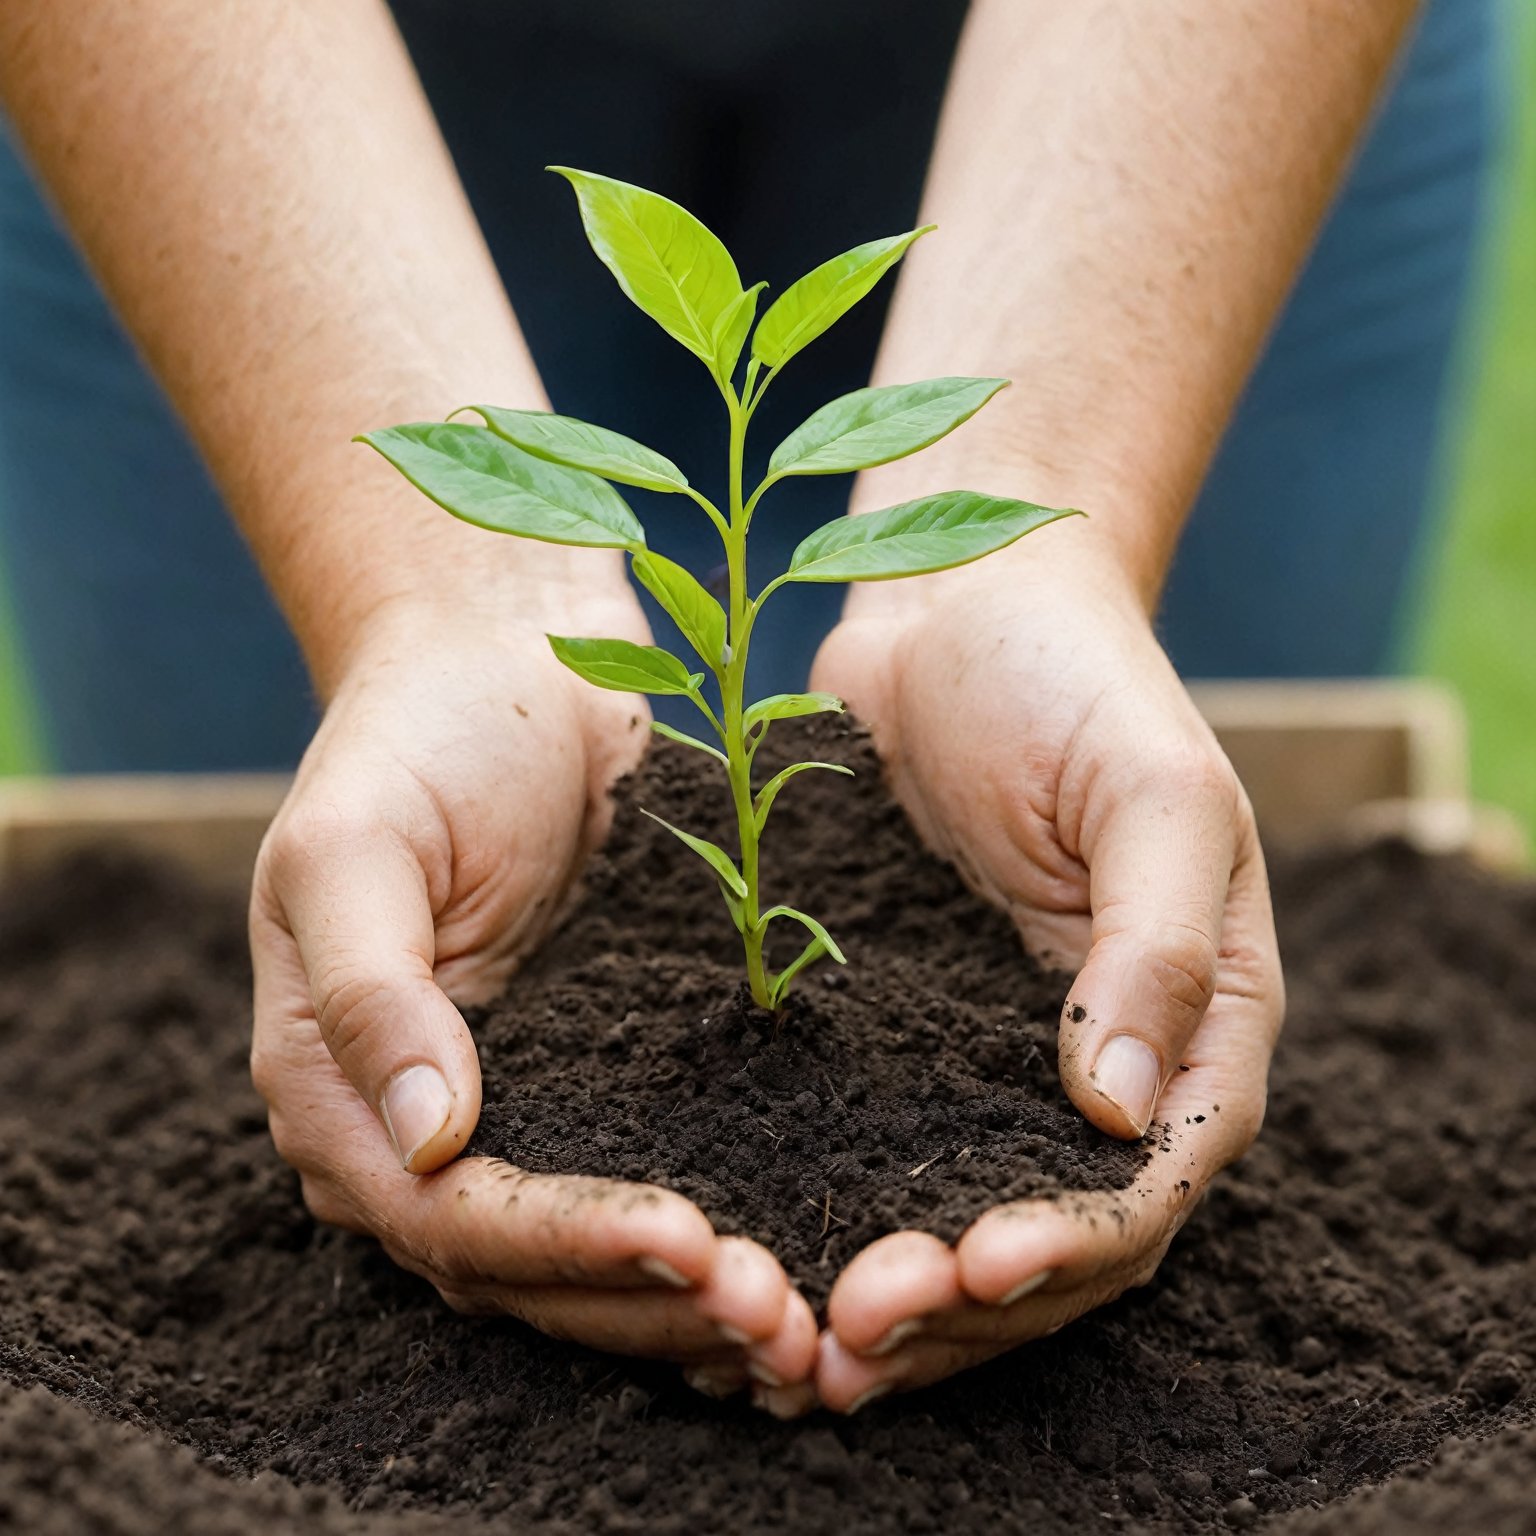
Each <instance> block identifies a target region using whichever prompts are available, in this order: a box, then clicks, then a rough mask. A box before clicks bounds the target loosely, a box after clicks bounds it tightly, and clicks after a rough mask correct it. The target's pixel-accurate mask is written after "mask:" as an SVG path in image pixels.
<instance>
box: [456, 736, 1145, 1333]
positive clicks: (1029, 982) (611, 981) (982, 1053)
mask: <svg viewBox="0 0 1536 1536" xmlns="http://www.w3.org/2000/svg"><path fill="white" fill-rule="evenodd" d="M806 759H812V760H817V761H832V762H838V763H843V764H845V765H847V766H849V767H851V768H852V769H853V770H854V774H855V777H854V779H853V780H852V781H850V780H849V779H848V778H847V777H845V776H843V775H839V774H832V773H806V774H802V775H800V776H799V777H798V778H797V779H796V780H795V781H794V782H793V783H792V784H791V785H790V786H789V787H788V788H787V789H786V790H785V791H784V792H783V794H781V795H780V797H779V798H778V800H777V801H776V802H775V808H774V819H773V822H772V825H771V827H770V829H769V831H770V834H771V836H770V838H769V840H768V844H767V847H766V849H765V851H764V871H763V880H764V885H763V889H764V891H765V893H769V896H768V899H769V900H770V901H777V900H778V899H779V895H778V893H780V892H782V893H783V895H784V899H786V900H789V901H790V902H792V903H793V904H795V905H798V906H803V907H805V908H806V909H808V910H809V911H811V912H812V913H814V914H816V915H818V916H821V917H823V918H825V919H826V920H827V921H828V922H831V923H833V926H835V928H836V929H837V934H836V935H834V937H838V936H841V937H840V939H839V942H840V943H842V944H843V947H844V949H845V952H846V954H847V956H848V969H847V970H846V971H843V970H840V969H839V968H838V967H837V966H835V965H834V964H832V963H831V962H830V961H827V960H823V961H821V962H820V963H819V964H818V965H817V966H816V967H815V968H813V969H811V970H809V971H803V972H801V974H800V976H799V978H797V981H796V985H795V989H794V991H793V993H792V994H791V998H790V1006H789V1007H788V1008H787V1009H786V1010H785V1011H784V1013H783V1014H782V1015H781V1016H780V1017H779V1018H777V1019H776V1018H774V1017H773V1016H772V1015H770V1014H768V1013H765V1012H763V1011H762V1010H761V1009H759V1008H757V1007H755V1006H754V1005H753V1003H752V1000H751V996H750V994H749V992H748V991H747V988H746V986H745V985H744V984H743V982H742V981H741V975H742V958H741V945H740V940H739V939H738V938H737V937H736V933H735V930H734V929H732V928H731V926H730V923H729V920H728V919H727V917H726V915H725V909H724V906H723V904H722V903H721V900H720V895H719V892H718V890H717V889H716V886H715V881H714V878H713V877H712V876H711V875H710V873H709V871H708V870H707V869H706V868H705V867H704V865H703V864H702V863H697V864H696V863H695V861H694V859H693V857H692V856H691V855H690V854H688V853H686V852H684V851H683V850H681V849H679V848H678V846H677V845H676V843H675V842H674V841H673V839H672V836H671V834H670V833H668V832H667V831H665V830H664V829H663V828H661V827H659V826H657V824H656V823H655V822H654V821H652V820H650V819H649V818H647V817H645V816H640V815H637V814H635V813H634V811H633V809H631V807H632V806H634V805H643V806H644V807H645V808H646V809H647V810H649V811H653V812H654V813H655V814H656V815H659V816H661V817H663V818H665V819H666V820H667V821H670V822H672V823H673V824H674V825H677V826H683V827H686V828H687V829H688V830H689V831H690V832H695V833H698V834H700V835H702V836H705V837H708V838H710V839H711V840H712V841H715V842H718V843H720V844H722V845H724V846H727V847H730V846H734V842H735V839H734V836H733V835H732V825H731V811H730V800H729V797H728V795H727V794H726V793H725V790H724V787H723V784H722V782H721V773H720V770H719V768H718V766H717V765H716V764H715V763H713V762H712V761H710V760H709V759H707V758H704V757H702V756H701V755H700V754H698V753H695V752H689V751H688V750H687V749H686V748H683V747H679V746H673V745H670V744H669V745H668V746H666V747H664V748H662V749H661V750H659V751H657V752H655V753H652V754H651V755H650V757H649V758H648V759H647V762H646V764H645V766H644V768H643V769H642V771H641V773H640V774H639V775H637V777H636V779H635V780H634V781H633V782H631V783H627V784H626V785H625V786H624V789H623V791H622V796H623V803H622V805H621V808H620V810H619V812H618V814H617V816H616V819H615V825H614V830H613V833H612V835H611V836H610V838H609V842H608V846H607V848H606V849H605V850H604V855H603V857H602V859H601V860H600V861H599V863H598V865H597V868H596V869H595V870H594V871H593V874H592V877H591V879H590V880H589V882H588V897H589V899H588V900H587V902H586V903H585V905H584V906H583V907H582V908H581V909H580V910H579V911H578V912H577V914H576V915H575V917H574V918H573V920H572V921H571V922H569V923H568V924H567V925H566V926H565V928H564V929H563V930H562V932H561V935H560V939H559V942H558V944H557V945H555V946H553V947H552V948H551V949H550V950H548V951H547V952H546V953H545V954H544V955H542V956H541V957H539V958H538V959H537V960H535V962H534V963H533V964H532V965H531V966H530V967H529V968H528V969H527V970H526V971H525V972H524V974H523V976H522V977H521V978H520V980H519V983H518V985H517V986H516V988H515V989H514V990H513V992H512V993H510V994H509V995H508V997H507V998H506V1000H505V1001H504V1002H503V1003H501V1004H500V1005H498V1006H497V1007H495V1008H491V1009H485V1010H480V1011H478V1012H477V1013H474V1014H472V1015H471V1024H472V1026H473V1028H474V1031H475V1037H476V1039H477V1041H479V1042H480V1049H481V1056H482V1058H483V1060H484V1062H485V1064H486V1076H485V1100H486V1104H487V1108H486V1109H485V1110H484V1111H483V1112H482V1114H481V1119H480V1127H479V1130H478V1131H477V1133H476V1136H475V1139H474V1140H473V1141H472V1142H471V1144H470V1148H469V1150H470V1151H471V1152H479V1153H488V1154H490V1155H492V1156H496V1157H505V1158H508V1159H509V1160H513V1161H516V1162H518V1163H519V1164H520V1165H521V1166H522V1167H524V1168H527V1169H529V1170H530V1171H533V1172H536V1173H576V1172H581V1173H596V1174H604V1175H607V1176H609V1177H613V1178H626V1179H642V1180H648V1181H651V1182H655V1183H660V1184H667V1185H669V1186H671V1187H672V1188H675V1189H678V1190H680V1191H681V1192H682V1193H684V1194H686V1195H687V1196H688V1197H689V1198H690V1199H692V1200H694V1201H696V1202H697V1203H698V1204H699V1205H700V1206H701V1207H702V1209H703V1210H704V1211H706V1212H707V1213H708V1215H709V1216H710V1217H711V1219H712V1220H713V1221H714V1222H715V1224H716V1227H717V1228H718V1229H719V1230H722V1231H727V1232H738V1233H744V1234H747V1235H749V1236H751V1237H754V1238H756V1239H757V1240H758V1241H759V1242H761V1243H763V1244H764V1245H765V1246H767V1247H768V1248H769V1249H770V1250H771V1251H772V1252H773V1253H775V1254H776V1255H777V1256H778V1257H779V1258H780V1260H781V1261H782V1262H783V1264H784V1266H785V1268H786V1269H787V1270H788V1271H789V1273H790V1275H791V1276H792V1278H793V1279H794V1280H795V1281H796V1282H797V1283H798V1285H799V1286H800V1289H801V1290H802V1291H803V1292H804V1294H805V1295H806V1297H807V1298H808V1299H809V1300H810V1301H811V1303H812V1305H813V1306H815V1307H817V1308H818V1309H819V1308H821V1307H822V1305H823V1304H824V1303H825V1301H826V1297H827V1292H828V1291H829V1290H830V1289H831V1284H832V1281H833V1280H835V1279H836V1278H837V1275H838V1273H839V1272H840V1271H841V1270H842V1268H843V1267H844V1265H846V1264H847V1262H848V1260H849V1259H851V1258H852V1257H853V1256H854V1254H856V1253H858V1252H859V1251H860V1250H861V1249H863V1248H865V1247H867V1246H868V1245H869V1244H870V1243H871V1242H873V1241H874V1240H875V1239H876V1238H878V1237H883V1236H884V1235H885V1234H886V1233H889V1232H895V1231H899V1230H901V1229H902V1228H905V1227H918V1228H922V1229H923V1230H925V1231H930V1232H933V1233H935V1234H936V1235H937V1236H939V1237H941V1238H943V1239H944V1240H945V1241H946V1242H952V1241H954V1239H956V1238H958V1237H959V1236H960V1234H961V1233H962V1232H963V1231H964V1230H965V1229H966V1227H968V1226H969V1225H970V1224H971V1222H972V1221H974V1220H975V1219H976V1218H977V1217H978V1216H979V1215H981V1213H982V1212H983V1211H985V1210H986V1209H988V1208H989V1207H990V1206H994V1205H997V1204H999V1203H1001V1202H1003V1201H1006V1200H1016V1199H1021V1198H1023V1197H1026V1196H1032V1195H1048V1196H1064V1195H1069V1194H1070V1193H1072V1192H1075V1191H1083V1190H1091V1189H1120V1188H1124V1187H1125V1186H1126V1185H1128V1184H1130V1183H1131V1181H1132V1180H1133V1179H1134V1178H1135V1176H1136V1173H1137V1171H1138V1170H1139V1169H1140V1168H1141V1166H1142V1164H1143V1163H1144V1162H1145V1161H1146V1159H1147V1157H1148V1156H1149V1155H1153V1154H1151V1153H1150V1152H1149V1151H1148V1149H1147V1148H1146V1147H1142V1146H1135V1145H1129V1146H1128V1145H1127V1144H1125V1143H1124V1142H1119V1141H1115V1140H1113V1139H1112V1138H1110V1137H1108V1136H1104V1135H1102V1134H1100V1133H1099V1132H1098V1131H1096V1130H1094V1129H1093V1127H1092V1126H1090V1125H1088V1124H1087V1122H1086V1121H1084V1120H1083V1119H1082V1117H1081V1116H1080V1115H1079V1114H1077V1112H1076V1111H1075V1110H1074V1109H1073V1108H1072V1105H1071V1104H1070V1102H1069V1101H1068V1100H1067V1098H1066V1096H1065V1095H1064V1094H1063V1093H1062V1091H1061V1086H1060V1081H1059V1079H1058V1077H1057V1071H1056V1047H1055V1035H1056V1023H1057V1020H1058V1019H1059V1018H1060V1016H1061V1007H1062V1003H1063V1001H1064V999H1065V997H1066V990H1067V985H1068V983H1069V981H1070V977H1068V976H1065V975H1063V974H1061V973H1060V972H1056V971H1051V970H1047V969H1045V968H1043V967H1042V966H1040V965H1038V964H1036V963H1035V962H1033V961H1031V960H1029V959H1028V958H1027V957H1024V956H1023V955H1021V953H1020V949H1019V942H1018V937H1017V935H1016V933H1015V931H1014V929H1013V927H1012V926H1011V924H1010V923H1009V922H1008V920H1007V919H1006V918H1005V917H1004V916H1003V915H1002V914H1000V913H998V912H995V911H993V910H992V909H990V908H989V907H986V906H984V905H983V904H982V903H980V902H978V901H977V900H976V898H975V897H973V896H972V895H971V894H970V893H969V892H968V891H967V890H966V889H965V887H964V886H963V885H962V884H961V882H960V881H959V879H958V878H957V877H956V875H955V873H954V871H953V870H952V869H950V868H949V867H948V866H947V865H945V864H943V863H941V862H940V861H939V860H937V859H935V858H932V857H930V856H928V855H927V854H926V853H924V852H923V851H922V850H921V849H920V848H919V847H918V846H917V845H916V844H915V842H914V839H913V835H912V831H911V828H910V826H909V825H908V823H907V820H906V818H905V817H904V816H903V815H902V813H901V811H900V810H899V809H898V808H897V807H896V805H895V803H894V802H893V801H892V800H891V798H890V797H889V795H887V794H886V793H885V791H884V789H883V787H882V785H881V782H880V767H879V763H878V761H877V760H876V758H875V755H874V752H873V750H872V749H871V747H870V745H869V742H868V739H867V738H866V737H865V736H864V735H863V734H862V733H861V732H859V731H857V730H855V729H854V728H852V727H850V726H849V725H847V724H846V723H844V722H843V721H841V720H836V719H829V718H827V717H820V718H818V719H812V720H804V721H797V722H795V723H794V725H793V726H792V727H788V728H786V727H784V726H780V727H777V728H776V730H775V732H774V734H773V735H771V736H770V737H769V739H768V741H767V742H766V743H765V745H764V746H763V748H762V750H761V752H760V754H759V763H758V767H759V781H760V782H765V781H766V779H767V778H768V776H769V775H771V774H773V773H775V772H777V771H778V770H779V769H780V768H782V767H784V766H785V765H786V764H788V763H790V762H795V761H804V760H806ZM834 914H835V920H834ZM773 932H774V934H775V936H776V937H777V938H778V941H779V943H780V945H781V949H780V952H779V954H778V956H777V957H776V958H777V963H778V964H783V963H785V962H787V961H788V960H791V959H793V957H794V956H795V955H796V954H797V953H798V952H799V950H800V948H801V947H802V945H803V944H804V942H805V938H806V935H805V933H804V931H803V930H802V929H801V928H800V926H799V925H798V924H796V923H793V922H784V923H783V924H782V925H780V927H779V928H776V929H775V930H773Z"/></svg>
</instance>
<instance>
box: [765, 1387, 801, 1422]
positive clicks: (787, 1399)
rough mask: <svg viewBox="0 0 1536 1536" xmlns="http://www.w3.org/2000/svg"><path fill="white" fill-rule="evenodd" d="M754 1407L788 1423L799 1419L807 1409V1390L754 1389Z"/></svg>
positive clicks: (799, 1388) (792, 1388) (793, 1388)
mask: <svg viewBox="0 0 1536 1536" xmlns="http://www.w3.org/2000/svg"><path fill="white" fill-rule="evenodd" d="M752 1406H753V1407H754V1408H761V1409H762V1410H763V1412H764V1413H771V1414H772V1415H773V1416H774V1418H776V1419H783V1420H785V1421H786V1422H787V1421H788V1420H790V1419H798V1418H799V1417H800V1416H801V1414H803V1413H804V1412H805V1408H806V1402H805V1390H804V1388H802V1387H753V1388H752Z"/></svg>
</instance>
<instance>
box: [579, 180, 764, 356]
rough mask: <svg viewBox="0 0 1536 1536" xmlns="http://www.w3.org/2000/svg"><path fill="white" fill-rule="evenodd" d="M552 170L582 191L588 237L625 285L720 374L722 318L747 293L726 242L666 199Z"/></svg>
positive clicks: (627, 185)
mask: <svg viewBox="0 0 1536 1536" xmlns="http://www.w3.org/2000/svg"><path fill="white" fill-rule="evenodd" d="M548 169H549V170H552V171H554V172H555V173H556V174H557V175H559V176H564V177H565V179H566V180H567V181H568V182H570V184H571V185H572V186H573V187H574V188H575V189H576V199H577V201H578V203H579V204H580V205H581V222H582V225H583V227H584V228H585V229H586V232H587V239H588V240H589V241H590V242H591V244H592V249H593V250H594V251H596V252H597V255H598V259H599V260H600V261H602V263H603V265H604V266H606V267H607V268H608V270H609V271H610V272H612V273H613V275H614V276H615V277H616V278H617V279H618V282H619V287H620V288H622V289H623V290H624V292H625V293H626V294H628V295H629V297H630V298H631V299H632V300H633V301H634V302H635V303H636V304H638V305H639V306H640V308H641V309H643V310H644V311H645V312H646V314H648V315H649V316H650V317H651V319H653V320H654V321H655V322H656V323H657V325H659V326H660V327H661V328H662V330H664V331H665V332H666V333H667V334H668V335H669V336H671V337H673V338H674V339H675V340H676V341H679V342H681V343H682V344H683V345H684V346H685V347H687V349H688V350H689V351H690V352H692V353H693V354H694V356H695V357H699V358H702V359H703V360H704V362H706V363H707V364H708V365H709V367H710V371H711V372H715V371H716V369H717V363H716V358H717V356H718V353H719V341H720V337H721V334H722V333H721V325H722V319H723V317H725V316H726V314H727V312H728V311H731V310H733V308H734V306H735V305H736V304H737V302H738V301H739V300H740V298H741V292H742V289H741V278H740V277H739V276H738V275H737V272H736V263H735V262H734V261H732V260H731V254H730V252H729V251H727V250H726V248H725V247H724V246H723V245H722V244H721V243H720V240H719V238H718V237H717V236H716V235H714V234H712V233H711V232H710V231H709V230H708V229H706V228H705V227H704V225H703V224H701V223H700V222H699V221H698V220H697V219H696V218H694V216H693V215H692V214H691V213H689V212H688V210H687V209H686V208H683V207H680V206H679V205H678V204H677V203H674V202H673V201H672V200H671V199H670V198H666V197H662V196H660V195H659V194H658V193H655V192H647V191H646V190H645V188H643V187H636V186H631V185H630V183H628V182H627V181H614V180H612V179H611V178H610V177H607V176H594V175H593V174H592V173H591V172H589V171H576V170H572V169H571V168H570V167H569V166H564V165H552V166H549V167H548Z"/></svg>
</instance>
